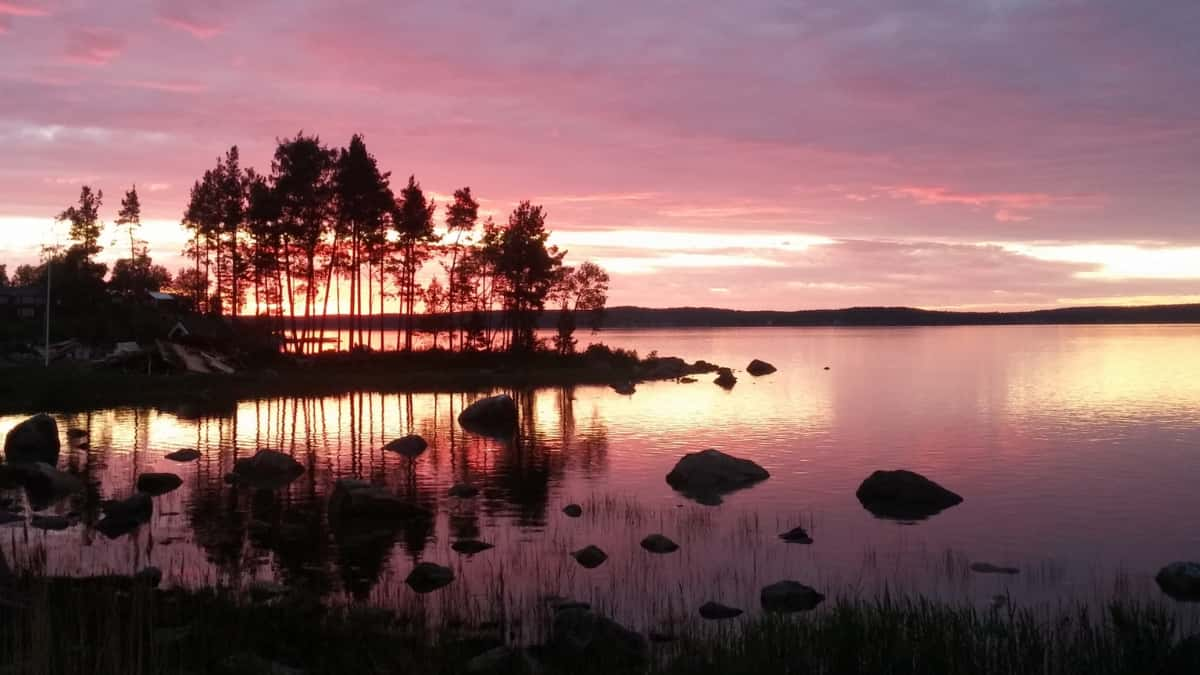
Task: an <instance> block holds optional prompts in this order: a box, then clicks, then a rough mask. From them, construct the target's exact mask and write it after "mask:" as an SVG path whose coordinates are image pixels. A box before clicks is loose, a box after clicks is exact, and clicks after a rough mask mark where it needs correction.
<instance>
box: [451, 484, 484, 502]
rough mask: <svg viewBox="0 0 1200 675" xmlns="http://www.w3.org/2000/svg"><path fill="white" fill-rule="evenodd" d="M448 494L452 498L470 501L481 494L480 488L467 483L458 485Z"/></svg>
mask: <svg viewBox="0 0 1200 675" xmlns="http://www.w3.org/2000/svg"><path fill="white" fill-rule="evenodd" d="M448 494H449V495H450V496H451V497H458V498H459V499H470V498H471V497H474V496H475V495H477V494H479V488H477V487H475V486H474V485H468V484H466V483H457V484H455V485H454V486H453V487H451V488H450V491H449V493H448Z"/></svg>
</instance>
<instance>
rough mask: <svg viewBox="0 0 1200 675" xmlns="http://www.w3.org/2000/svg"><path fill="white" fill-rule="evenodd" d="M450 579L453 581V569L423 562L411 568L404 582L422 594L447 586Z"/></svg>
mask: <svg viewBox="0 0 1200 675" xmlns="http://www.w3.org/2000/svg"><path fill="white" fill-rule="evenodd" d="M452 581H454V570H452V569H450V568H449V567H442V566H441V565H435V564H433V563H427V562H423V563H421V564H419V565H417V566H416V567H414V568H413V571H412V572H411V573H409V575H408V578H407V579H405V580H404V583H406V584H408V586H409V588H411V589H413V590H414V591H416V592H417V593H422V594H424V593H432V592H433V591H436V590H437V589H439V588H444V587H446V586H449V585H450V583H451V582H452Z"/></svg>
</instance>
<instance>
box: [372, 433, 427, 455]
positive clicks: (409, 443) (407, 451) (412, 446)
mask: <svg viewBox="0 0 1200 675" xmlns="http://www.w3.org/2000/svg"><path fill="white" fill-rule="evenodd" d="M428 447H429V443H426V442H425V439H424V438H421V437H420V436H418V435H416V434H409V435H408V436H405V437H404V438H397V439H396V440H394V441H392V442H391V443H388V444H387V445H385V446H383V449H384V450H391V451H392V452H396V453H399V454H401V455H404V456H405V457H408V458H410V459H412V458H414V457H417V456H418V455H420V454H421V453H422V452H425V448H428Z"/></svg>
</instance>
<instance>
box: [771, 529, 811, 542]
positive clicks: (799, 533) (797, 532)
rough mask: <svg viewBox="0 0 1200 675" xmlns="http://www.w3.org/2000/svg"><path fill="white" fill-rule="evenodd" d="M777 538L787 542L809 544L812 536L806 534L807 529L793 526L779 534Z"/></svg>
mask: <svg viewBox="0 0 1200 675" xmlns="http://www.w3.org/2000/svg"><path fill="white" fill-rule="evenodd" d="M779 538H780V539H782V540H784V541H786V542H787V543H789V544H811V543H813V540H812V537H810V536H808V531H807V530H805V529H804V528H803V527H793V528H792V529H790V530H788V531H787V532H784V533H783V534H781V535H779Z"/></svg>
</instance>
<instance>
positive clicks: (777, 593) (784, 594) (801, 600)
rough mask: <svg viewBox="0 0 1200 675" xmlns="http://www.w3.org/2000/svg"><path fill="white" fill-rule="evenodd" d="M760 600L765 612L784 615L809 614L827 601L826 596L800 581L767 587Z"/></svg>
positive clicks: (761, 593)
mask: <svg viewBox="0 0 1200 675" xmlns="http://www.w3.org/2000/svg"><path fill="white" fill-rule="evenodd" d="M758 598H759V601H761V602H762V608H763V609H764V610H766V611H768V612H777V613H782V614H789V613H791V612H807V611H809V610H811V609H815V608H816V606H817V605H819V604H821V603H822V602H823V601H824V600H825V596H824V595H822V594H820V593H818V592H817V591H816V590H815V589H813V588H811V587H809V586H805V585H804V584H802V583H800V582H798V581H780V582H778V583H774V584H771V585H770V586H765V587H763V589H762V591H761V592H760V593H759V596H758Z"/></svg>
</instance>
